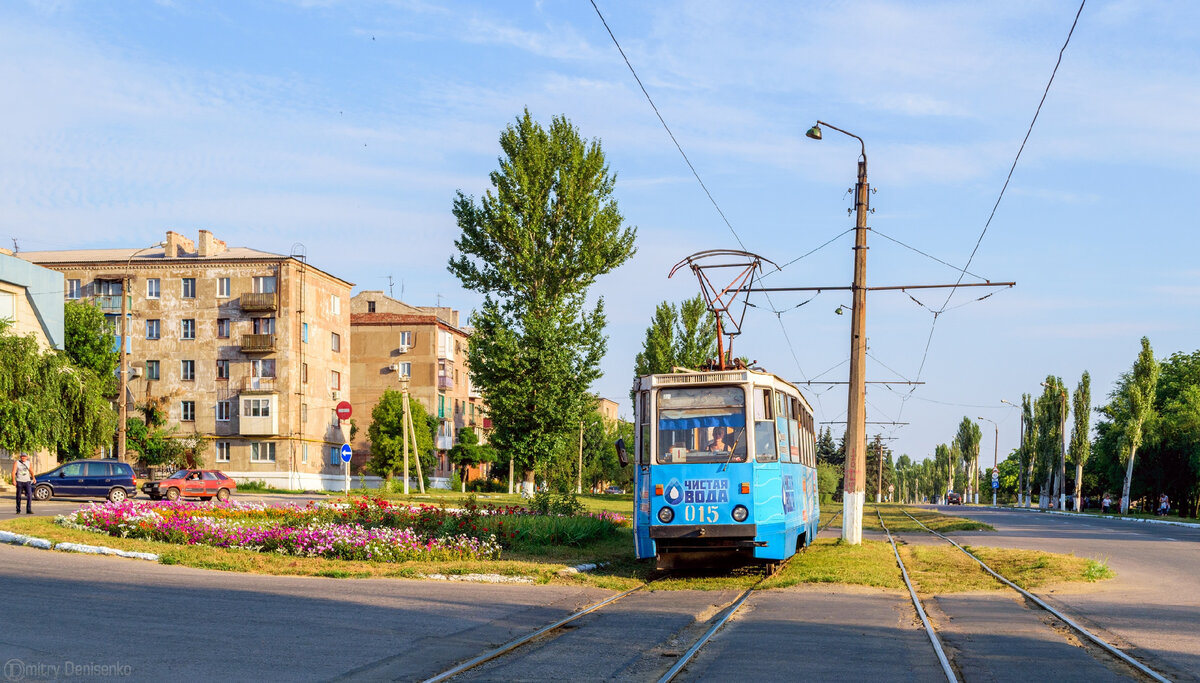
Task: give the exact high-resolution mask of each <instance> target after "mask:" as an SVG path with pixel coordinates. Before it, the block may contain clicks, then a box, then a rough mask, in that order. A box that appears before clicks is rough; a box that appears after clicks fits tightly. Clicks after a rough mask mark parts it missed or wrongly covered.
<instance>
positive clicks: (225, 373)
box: [217, 358, 229, 379]
mask: <svg viewBox="0 0 1200 683" xmlns="http://www.w3.org/2000/svg"><path fill="white" fill-rule="evenodd" d="M217 379H229V361H228V360H225V359H223V358H222V359H219V360H217Z"/></svg>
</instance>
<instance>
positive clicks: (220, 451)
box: [217, 441, 229, 462]
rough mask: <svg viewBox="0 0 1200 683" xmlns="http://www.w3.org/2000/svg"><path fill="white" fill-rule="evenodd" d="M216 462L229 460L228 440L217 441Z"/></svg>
mask: <svg viewBox="0 0 1200 683" xmlns="http://www.w3.org/2000/svg"><path fill="white" fill-rule="evenodd" d="M217 462H229V442H228V441H218V442H217Z"/></svg>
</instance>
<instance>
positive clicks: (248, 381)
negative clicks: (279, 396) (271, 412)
mask: <svg viewBox="0 0 1200 683" xmlns="http://www.w3.org/2000/svg"><path fill="white" fill-rule="evenodd" d="M275 381H276V380H275V378H274V377H243V378H242V393H243V394H273V393H275Z"/></svg>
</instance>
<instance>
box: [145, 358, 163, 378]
mask: <svg viewBox="0 0 1200 683" xmlns="http://www.w3.org/2000/svg"><path fill="white" fill-rule="evenodd" d="M151 363H154V376H153V377H151V376H150V364H151ZM145 372H146V379H153V380H157V379H159V378H160V377H162V365H161V364H160V363H159V362H158V361H157V360H148V361H146V370H145Z"/></svg>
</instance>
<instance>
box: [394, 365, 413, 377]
mask: <svg viewBox="0 0 1200 683" xmlns="http://www.w3.org/2000/svg"><path fill="white" fill-rule="evenodd" d="M396 371H397V372H399V373H400V376H401V377H412V363H397V364H396Z"/></svg>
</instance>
